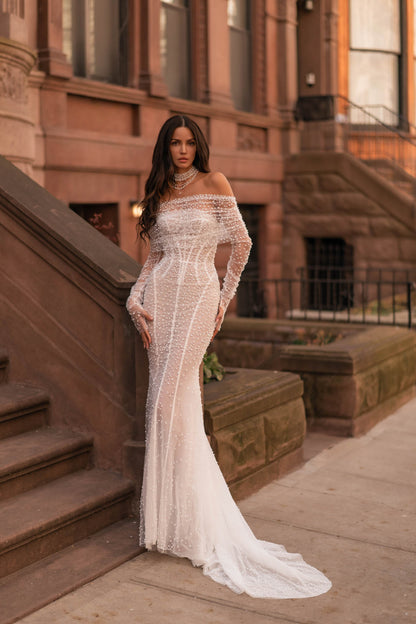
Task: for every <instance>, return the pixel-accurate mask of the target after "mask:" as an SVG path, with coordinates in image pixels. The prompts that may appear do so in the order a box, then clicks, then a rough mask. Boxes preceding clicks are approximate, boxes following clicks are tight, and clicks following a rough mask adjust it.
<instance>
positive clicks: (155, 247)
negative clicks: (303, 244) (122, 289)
mask: <svg viewBox="0 0 416 624" xmlns="http://www.w3.org/2000/svg"><path fill="white" fill-rule="evenodd" d="M224 242H230V243H231V249H232V251H231V256H230V260H229V262H228V266H227V273H226V276H225V278H224V283H223V287H222V289H221V292H220V288H219V282H218V277H217V273H216V270H215V267H214V256H215V252H216V248H217V244H219V243H224ZM250 245H251V243H250V239H249V237H248V234H247V230H246V228H245V225H244V223H243V221H242V219H241V215H240V213H239V210H238V208H237V205H236V202H235V199H234V198H233V197H230V196H221V195H193V196H189V197H184V198H182V199H174V200H170V201H168V202H164V203H162V204H161V206H160V210H159V213H158V217H157V222H156V224H155V225H154V226H153V228H152V231H151V250H150V254H149V257H148V260H147V262H146V263H145V265H144V267H143V269H142V272H141V275H140V277H139V280H138V281H137V283H136V284H135V286H133V288H132V292H131V295H130V297H129V300H128V302H127V307H128V309H129V312H130V314H131V315H132V317H133V319H135V312H137V309H140V306H143V308H144V309H145V310H146V311H148V312H150V314H151V315H152V316H153V321H152V322H150V323H149V328H150V333H151V337H152V343H151V346H150V348H149V371H150V379H149V391H148V398H147V409H146V458H145V468H144V479H143V489H142V497H141V510H140V541H141V544H142V545H144V546H145V547H146V548H148V549H149V550H150V549H157V550H159V551H161V552H166V553H169V554H173V555H177V556H179V557H187V558H189V559H190V560H191V561H192V563H193V564H194V565H196V566H202V568H203V572H204V574H207V575H208V576H210V577H211V578H212V579H214V580H215V581H217V582H219V583H222V584H224V585H227V586H228V587H229V588H230V589H232V590H233V591H235V592H238V593H241V592H246V593H247V594H249V595H251V596H255V597H264V598H266V597H268V598H304V597H308V596H316V595H318V594H321V593H324V592H326V591H328V589H329V588H330V587H331V583H330V581H328V579H327V578H326V577H325V576H324V575H323V574H322V573H321V572H319V571H318V570H316V569H315V568H313V567H311V566H309V565H308V564H306V563H305V562H304V561H303V559H302V557H301V556H300V555H298V554H289V553H287V552H286V550H285V548H284V547H283V546H279V545H276V544H272V543H269V542H265V541H261V540H257V539H256V538H255V536H254V535H253V533H252V531H251V529H250V528H249V526H248V525H247V523H246V521H245V520H244V518H243V516H242V515H241V513H240V511H239V509H238V507H237V505H236V504H235V502H234V500H233V499H232V497H231V494H230V492H229V490H228V487H227V484H226V483H225V480H224V478H223V476H222V474H221V471H220V469H219V466H218V464H217V462H216V460H215V457H214V455H213V452H212V450H211V447H210V445H209V443H208V440H207V437H206V435H205V432H204V426H203V413H202V404H201V394H200V387H199V366H200V362H201V360H202V357H203V355H204V353H205V350H206V348H207V346H208V344H209V342H210V340H211V338H212V333H213V330H214V321H215V317H216V314H217V311H218V305H219V303H220V304H221V305H222V306H223V307H224V308H226V307H227V305H228V303H229V301H230V300H231V298H232V297H233V295H234V293H235V290H236V288H237V285H238V281H239V278H240V275H241V272H242V270H243V268H244V265H245V263H246V261H247V257H248V253H249V250H250Z"/></svg>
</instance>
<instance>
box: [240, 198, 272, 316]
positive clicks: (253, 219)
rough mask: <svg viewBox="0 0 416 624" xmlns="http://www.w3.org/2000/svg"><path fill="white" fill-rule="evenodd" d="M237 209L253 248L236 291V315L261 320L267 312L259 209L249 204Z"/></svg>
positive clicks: (241, 205)
mask: <svg viewBox="0 0 416 624" xmlns="http://www.w3.org/2000/svg"><path fill="white" fill-rule="evenodd" d="M239 208H240V212H241V215H242V217H243V219H244V222H245V224H246V226H247V230H248V233H249V235H250V238H251V240H252V243H253V246H252V248H251V251H250V256H249V258H248V262H247V264H246V267H245V269H244V272H243V274H242V279H241V283H240V286H239V288H238V291H237V314H238V316H249V317H257V318H263V317H265V316H266V312H267V310H266V299H265V294H264V291H263V284H262V283H261V281H260V269H259V219H260V210H261V208H260V207H259V206H253V205H250V204H240V206H239Z"/></svg>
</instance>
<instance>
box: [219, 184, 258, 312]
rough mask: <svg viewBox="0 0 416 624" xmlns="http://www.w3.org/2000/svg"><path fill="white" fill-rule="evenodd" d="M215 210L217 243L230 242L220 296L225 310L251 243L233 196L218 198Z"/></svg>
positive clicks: (235, 288)
mask: <svg viewBox="0 0 416 624" xmlns="http://www.w3.org/2000/svg"><path fill="white" fill-rule="evenodd" d="M216 210H217V218H218V221H219V224H220V234H219V240H218V243H231V255H230V258H229V260H228V264H227V271H226V274H225V278H224V282H223V286H222V289H221V296H220V306H221V307H223V308H224V311H225V310H226V309H227V307H228V304H229V303H230V301H231V299H232V298H233V297H234V295H235V292H236V290H237V286H238V282H239V281H240V276H241V273H242V272H243V269H244V267H245V265H246V263H247V260H248V256H249V254H250V249H251V244H252V243H251V239H250V237H249V235H248V232H247V228H246V226H245V223H244V221H243V218H242V216H241V213H240V211H239V209H238V206H237V202H236V199H235V197H232V196H227V195H224V196H222V197H220V198H218V201H217V203H216Z"/></svg>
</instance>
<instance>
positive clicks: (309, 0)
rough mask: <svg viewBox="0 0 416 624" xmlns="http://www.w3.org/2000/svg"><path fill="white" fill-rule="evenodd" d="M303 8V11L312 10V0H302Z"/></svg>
mask: <svg viewBox="0 0 416 624" xmlns="http://www.w3.org/2000/svg"><path fill="white" fill-rule="evenodd" d="M303 8H304V9H305V11H313V0H304V2H303Z"/></svg>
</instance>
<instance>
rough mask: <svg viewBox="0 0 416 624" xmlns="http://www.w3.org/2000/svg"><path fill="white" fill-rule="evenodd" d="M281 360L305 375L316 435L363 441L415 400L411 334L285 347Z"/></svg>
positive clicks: (415, 340) (389, 330)
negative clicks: (363, 435) (360, 437)
mask: <svg viewBox="0 0 416 624" xmlns="http://www.w3.org/2000/svg"><path fill="white" fill-rule="evenodd" d="M279 360H280V366H281V368H282V369H283V370H286V371H292V372H296V373H299V374H300V375H301V377H302V379H303V381H304V384H305V391H304V401H305V408H306V415H307V418H308V427H309V426H310V428H311V429H314V430H323V431H325V432H328V433H335V434H338V435H351V436H355V435H359V434H361V433H364V432H366V431H368V430H369V429H370V428H371V427H372V426H374V425H375V424H376V423H377V422H378V421H379V420H381V419H383V418H385V417H386V416H388V415H389V414H391V413H392V412H393V411H394V410H395V409H397V407H398V406H400V405H401V404H403V403H405V402H406V401H408V400H409V399H410V398H411V397H412V396H413V395H414V388H415V382H416V335H415V333H414V332H412V331H409V330H407V329H401V328H398V327H376V328H372V329H365V330H363V331H360V332H359V333H356V334H354V335H351V336H347V337H346V338H344V339H342V340H340V341H338V342H334V343H331V344H329V345H325V346H320V347H317V346H311V345H305V346H297V345H296V346H295V345H292V346H286V347H283V348H282V349H281V352H280V355H279Z"/></svg>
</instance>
